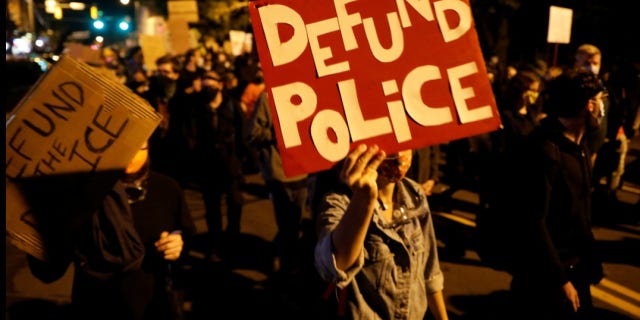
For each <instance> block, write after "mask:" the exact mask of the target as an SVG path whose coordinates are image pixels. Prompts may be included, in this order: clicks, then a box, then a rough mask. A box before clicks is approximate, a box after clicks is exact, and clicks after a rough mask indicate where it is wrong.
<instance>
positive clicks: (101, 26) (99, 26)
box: [92, 20, 104, 30]
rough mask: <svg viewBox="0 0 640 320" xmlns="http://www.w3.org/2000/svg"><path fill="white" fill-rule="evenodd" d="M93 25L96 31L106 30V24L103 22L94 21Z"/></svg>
mask: <svg viewBox="0 0 640 320" xmlns="http://www.w3.org/2000/svg"><path fill="white" fill-rule="evenodd" d="M92 25H93V28H95V29H96V30H102V29H104V22H103V21H102V20H93V23H92Z"/></svg>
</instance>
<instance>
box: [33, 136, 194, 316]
mask: <svg viewBox="0 0 640 320" xmlns="http://www.w3.org/2000/svg"><path fill="white" fill-rule="evenodd" d="M192 230H193V229H192V223H191V220H190V216H189V211H188V207H187V204H186V200H185V198H184V195H183V193H182V190H181V189H180V187H179V185H178V184H177V182H175V181H174V180H173V179H171V178H169V177H167V176H164V175H161V174H159V173H155V172H153V171H150V170H149V161H148V153H147V144H146V143H145V144H144V146H143V147H142V148H141V149H140V151H138V153H137V154H136V156H135V157H134V159H133V160H132V161H131V163H130V164H129V166H128V167H127V168H126V171H125V174H124V176H123V177H122V178H121V179H120V180H119V181H118V182H117V183H116V185H115V186H114V188H113V190H112V191H111V192H110V193H109V194H108V195H107V196H106V197H105V198H104V201H103V202H102V206H101V208H100V209H99V210H98V211H97V212H95V213H94V214H93V215H92V216H91V218H90V219H88V220H87V221H86V222H85V223H83V224H82V225H81V227H80V228H78V229H77V230H73V232H72V233H73V236H72V237H71V238H70V240H71V241H68V242H65V243H66V245H65V246H64V247H61V248H58V249H59V250H57V251H56V252H57V254H56V255H54V256H52V257H51V259H50V260H49V261H42V260H38V259H36V258H34V257H32V256H30V255H29V256H28V262H29V267H30V269H31V271H32V273H33V274H34V275H35V276H36V277H37V278H38V279H40V280H42V281H43V282H45V283H51V282H53V281H55V280H57V279H60V278H61V277H62V276H63V275H64V274H65V272H66V270H67V268H68V267H69V264H70V263H73V265H74V272H75V273H74V280H73V290H72V296H71V306H72V317H73V319H99V320H102V319H104V320H107V319H108V320H112V319H125V320H126V319H136V320H137V319H141V320H147V319H148V320H151V319H154V320H158V319H167V320H178V319H182V314H181V310H182V309H181V308H182V306H181V304H180V303H179V302H180V301H179V299H176V298H177V297H178V296H179V295H177V293H176V292H175V291H174V288H173V287H172V286H171V284H172V281H173V279H174V274H173V273H172V268H173V270H175V269H176V268H177V266H178V265H177V263H179V262H178V261H179V258H180V257H181V255H182V249H183V246H184V239H183V233H184V235H185V236H188V235H189V234H190V233H191V232H192Z"/></svg>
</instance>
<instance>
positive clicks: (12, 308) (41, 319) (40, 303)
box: [7, 299, 70, 320]
mask: <svg viewBox="0 0 640 320" xmlns="http://www.w3.org/2000/svg"><path fill="white" fill-rule="evenodd" d="M69 318H70V307H69V305H68V304H57V303H55V302H53V301H50V300H43V299H29V300H22V301H17V302H14V303H13V304H11V305H9V306H8V309H7V320H34V319H37V320H66V319H69Z"/></svg>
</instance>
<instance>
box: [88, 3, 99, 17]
mask: <svg viewBox="0 0 640 320" xmlns="http://www.w3.org/2000/svg"><path fill="white" fill-rule="evenodd" d="M89 11H90V15H91V19H94V20H95V19H98V6H96V5H95V4H92V5H91V9H90V10H89Z"/></svg>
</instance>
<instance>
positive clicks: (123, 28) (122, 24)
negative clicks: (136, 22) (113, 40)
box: [118, 20, 130, 31]
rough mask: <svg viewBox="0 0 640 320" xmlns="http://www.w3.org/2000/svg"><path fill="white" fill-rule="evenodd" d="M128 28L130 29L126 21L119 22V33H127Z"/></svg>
mask: <svg viewBox="0 0 640 320" xmlns="http://www.w3.org/2000/svg"><path fill="white" fill-rule="evenodd" d="M129 27H130V25H129V22H128V21H127V20H122V21H120V22H119V23H118V28H119V29H120V30H121V31H128V30H129Z"/></svg>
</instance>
